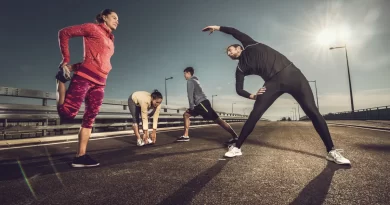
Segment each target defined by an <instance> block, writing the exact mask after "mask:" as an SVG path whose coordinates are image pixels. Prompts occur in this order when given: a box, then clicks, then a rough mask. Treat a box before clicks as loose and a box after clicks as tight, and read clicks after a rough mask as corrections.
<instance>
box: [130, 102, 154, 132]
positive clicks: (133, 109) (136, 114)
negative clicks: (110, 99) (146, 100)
mask: <svg viewBox="0 0 390 205" xmlns="http://www.w3.org/2000/svg"><path fill="white" fill-rule="evenodd" d="M127 104H128V105H129V110H130V114H131V116H132V117H131V118H132V119H133V124H137V125H140V123H141V118H140V116H141V107H140V106H137V105H136V104H135V102H134V101H133V99H132V95H130V97H129V99H128V100H127ZM155 111H156V110H155V109H153V110H152V111H151V112H149V113H148V117H149V118H150V117H152V116H153V115H154V112H155Z"/></svg>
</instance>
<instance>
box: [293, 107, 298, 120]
mask: <svg viewBox="0 0 390 205" xmlns="http://www.w3.org/2000/svg"><path fill="white" fill-rule="evenodd" d="M293 109H294V114H295V120H297V119H298V118H297V117H298V116H297V109H296V108H295V107H293Z"/></svg>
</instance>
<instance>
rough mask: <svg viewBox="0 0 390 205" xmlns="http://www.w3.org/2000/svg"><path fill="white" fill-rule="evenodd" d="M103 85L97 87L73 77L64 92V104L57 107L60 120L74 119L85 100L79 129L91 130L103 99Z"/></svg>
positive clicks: (87, 81) (75, 76)
mask: <svg viewBox="0 0 390 205" xmlns="http://www.w3.org/2000/svg"><path fill="white" fill-rule="evenodd" d="M104 87H105V86H104V85H98V84H96V83H93V82H91V81H89V80H87V79H85V78H83V77H80V76H78V75H73V78H72V80H71V82H70V85H69V88H68V90H67V91H66V96H65V101H64V104H62V105H60V106H58V107H57V110H58V114H59V115H60V118H61V119H66V120H69V119H74V118H75V117H76V115H77V113H78V112H79V110H80V107H81V104H82V103H83V101H84V100H85V112H84V116H83V123H82V125H81V127H83V128H92V126H93V123H94V122H95V118H96V116H97V114H98V113H99V110H100V106H101V105H102V103H103V98H104Z"/></svg>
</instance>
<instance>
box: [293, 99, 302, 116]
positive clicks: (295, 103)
mask: <svg viewBox="0 0 390 205" xmlns="http://www.w3.org/2000/svg"><path fill="white" fill-rule="evenodd" d="M294 104H296V105H297V107H298V117H299V118H298V120H300V119H301V114H300V113H299V104H298V103H294Z"/></svg>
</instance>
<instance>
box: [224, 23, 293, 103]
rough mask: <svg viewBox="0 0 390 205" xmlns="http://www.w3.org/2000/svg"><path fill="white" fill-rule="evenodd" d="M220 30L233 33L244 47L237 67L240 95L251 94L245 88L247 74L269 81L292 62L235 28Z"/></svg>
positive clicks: (247, 95) (237, 89)
mask: <svg viewBox="0 0 390 205" xmlns="http://www.w3.org/2000/svg"><path fill="white" fill-rule="evenodd" d="M220 31H222V32H224V33H227V34H230V35H232V36H233V37H234V38H235V39H237V40H239V41H240V42H241V43H242V45H243V47H244V50H243V51H242V52H241V55H240V57H239V59H238V60H239V62H238V65H237V69H236V91H237V94H238V95H240V96H243V97H246V98H249V96H250V93H248V92H247V91H245V90H244V78H245V76H247V75H258V76H260V77H261V78H263V80H264V81H268V80H269V79H271V78H272V77H273V76H274V75H275V74H276V73H278V72H279V71H281V70H283V69H284V68H285V67H287V66H289V65H291V64H292V62H291V61H290V60H288V59H287V57H286V56H284V55H283V54H281V53H279V52H278V51H276V50H274V49H273V48H271V47H269V46H267V45H265V44H262V43H259V42H256V41H255V40H253V39H252V38H251V37H249V36H248V35H246V34H245V33H242V32H240V31H239V30H237V29H235V28H231V27H225V26H221V27H220Z"/></svg>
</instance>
